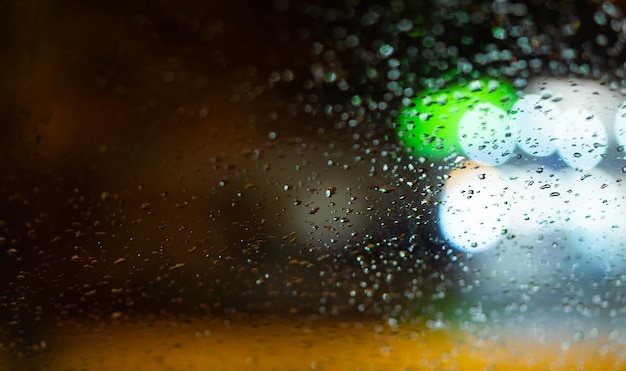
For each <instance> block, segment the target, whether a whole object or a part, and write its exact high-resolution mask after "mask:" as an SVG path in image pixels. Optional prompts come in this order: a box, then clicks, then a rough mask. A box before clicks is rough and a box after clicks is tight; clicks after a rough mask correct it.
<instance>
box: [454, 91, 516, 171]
mask: <svg viewBox="0 0 626 371" xmlns="http://www.w3.org/2000/svg"><path fill="white" fill-rule="evenodd" d="M508 121H509V120H508V118H507V113H506V112H505V111H504V110H502V109H501V108H498V107H496V106H494V105H492V104H490V103H481V104H479V105H477V106H476V108H475V109H473V110H468V111H467V112H466V113H465V114H464V115H463V117H461V121H460V122H459V128H458V136H459V143H460V144H461V148H462V149H463V152H464V153H465V154H466V155H467V157H468V158H471V159H472V160H473V161H476V162H478V163H481V164H484V165H492V166H497V165H502V164H504V163H505V162H506V161H507V160H508V159H509V158H510V157H511V155H512V154H513V150H514V149H515V138H513V135H512V134H511V128H510V126H509V124H508Z"/></svg>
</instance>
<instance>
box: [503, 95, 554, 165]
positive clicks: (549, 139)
mask: <svg viewBox="0 0 626 371" xmlns="http://www.w3.org/2000/svg"><path fill="white" fill-rule="evenodd" d="M560 115H561V110H560V109H559V107H557V106H556V104H554V103H552V102H550V101H547V100H545V99H542V98H541V96H540V95H537V94H528V95H525V96H523V97H522V98H520V99H519V100H518V101H517V102H515V104H514V105H513V108H512V109H511V113H510V115H509V122H510V125H511V128H512V130H513V132H514V133H515V141H516V142H517V146H518V147H519V148H520V149H522V150H523V151H524V152H526V153H527V154H529V155H531V156H536V157H545V156H549V155H551V154H552V153H554V151H555V150H556V147H555V146H554V142H555V140H556V137H555V131H556V127H557V125H558V123H560V122H561V121H560V120H559V117H560Z"/></svg>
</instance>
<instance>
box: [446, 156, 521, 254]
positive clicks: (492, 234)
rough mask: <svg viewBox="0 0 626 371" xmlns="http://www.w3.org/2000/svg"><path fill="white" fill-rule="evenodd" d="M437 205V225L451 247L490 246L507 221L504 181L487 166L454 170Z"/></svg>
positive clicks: (472, 250)
mask: <svg viewBox="0 0 626 371" xmlns="http://www.w3.org/2000/svg"><path fill="white" fill-rule="evenodd" d="M450 175H451V177H450V179H449V180H448V181H447V182H446V185H445V190H444V195H443V197H442V204H441V205H440V207H439V228H440V229H441V232H442V234H443V235H444V236H445V239H446V240H448V241H449V242H451V244H452V245H453V247H455V248H457V249H460V250H464V251H469V252H478V251H481V250H486V249H489V248H491V247H493V246H494V245H495V244H497V243H498V241H499V240H500V239H501V238H502V234H503V230H504V229H505V228H506V226H507V225H508V224H509V220H508V219H509V216H508V206H507V204H506V202H505V201H506V200H507V197H506V196H505V195H504V194H503V193H504V192H505V191H506V183H505V181H504V179H503V178H502V176H501V175H500V174H499V172H498V171H497V170H496V169H495V168H492V167H489V166H478V165H475V164H473V165H468V166H467V168H466V169H459V170H454V171H453V172H452V173H451V174H450Z"/></svg>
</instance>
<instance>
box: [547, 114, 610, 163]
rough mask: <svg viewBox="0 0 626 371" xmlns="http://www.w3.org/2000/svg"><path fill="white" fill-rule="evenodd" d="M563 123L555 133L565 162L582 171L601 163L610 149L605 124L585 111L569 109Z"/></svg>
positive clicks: (558, 148) (562, 116)
mask: <svg viewBox="0 0 626 371" xmlns="http://www.w3.org/2000/svg"><path fill="white" fill-rule="evenodd" d="M561 120H562V124H561V125H558V126H557V131H556V136H557V137H558V140H557V143H556V146H557V150H558V151H559V155H560V156H561V158H562V159H563V161H565V163H566V164H568V165H569V166H571V167H573V168H576V169H582V170H588V169H592V168H593V167H595V166H596V165H597V164H599V163H600V161H602V159H603V158H604V155H605V154H606V151H607V146H608V137H607V131H606V127H605V126H604V123H603V122H602V121H601V120H600V119H599V118H598V117H597V116H596V115H595V114H594V113H593V112H591V111H589V110H586V109H571V110H568V111H567V112H565V113H563V114H562V115H561Z"/></svg>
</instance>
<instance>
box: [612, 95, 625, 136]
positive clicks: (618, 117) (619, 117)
mask: <svg viewBox="0 0 626 371" xmlns="http://www.w3.org/2000/svg"><path fill="white" fill-rule="evenodd" d="M613 125H614V131H615V140H616V141H617V143H618V144H619V145H620V146H624V145H626V101H625V102H623V103H622V104H620V106H619V108H618V109H617V112H615V119H614V120H613Z"/></svg>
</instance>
